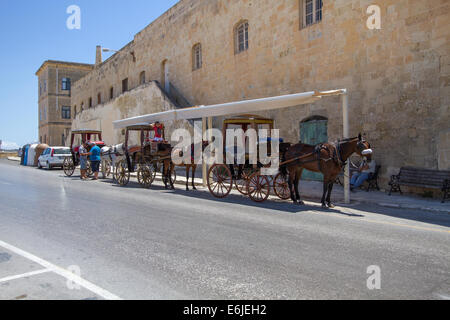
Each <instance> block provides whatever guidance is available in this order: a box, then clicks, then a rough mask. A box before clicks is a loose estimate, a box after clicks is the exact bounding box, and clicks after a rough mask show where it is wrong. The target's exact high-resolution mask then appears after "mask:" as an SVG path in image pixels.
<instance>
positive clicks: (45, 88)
mask: <svg viewBox="0 0 450 320" xmlns="http://www.w3.org/2000/svg"><path fill="white" fill-rule="evenodd" d="M44 92H47V80H44Z"/></svg>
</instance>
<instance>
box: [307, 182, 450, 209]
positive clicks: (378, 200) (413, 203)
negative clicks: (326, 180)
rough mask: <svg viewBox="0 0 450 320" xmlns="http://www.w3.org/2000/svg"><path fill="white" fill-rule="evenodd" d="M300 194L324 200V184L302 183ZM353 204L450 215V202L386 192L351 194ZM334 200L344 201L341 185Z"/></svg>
mask: <svg viewBox="0 0 450 320" xmlns="http://www.w3.org/2000/svg"><path fill="white" fill-rule="evenodd" d="M300 194H301V195H302V196H303V197H304V198H306V199H317V200H318V201H320V199H321V198H322V183H321V182H317V181H301V182H300ZM350 197H351V201H352V202H354V201H355V202H360V203H367V204H376V205H379V206H382V207H389V208H401V209H418V210H424V211H431V212H444V213H450V202H448V201H447V202H446V203H442V202H441V200H440V199H425V198H421V197H420V196H416V195H400V194H398V193H394V194H392V196H389V195H388V194H387V193H386V192H381V191H370V192H366V191H364V190H357V191H356V192H352V193H350ZM332 199H334V200H333V201H334V202H343V201H344V188H343V187H342V186H339V185H335V186H334V187H333V193H332Z"/></svg>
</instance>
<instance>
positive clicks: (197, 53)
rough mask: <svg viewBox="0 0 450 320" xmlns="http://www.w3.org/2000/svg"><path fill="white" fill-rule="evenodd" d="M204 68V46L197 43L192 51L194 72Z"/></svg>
mask: <svg viewBox="0 0 450 320" xmlns="http://www.w3.org/2000/svg"><path fill="white" fill-rule="evenodd" d="M201 67H202V45H201V44H200V43H197V44H196V45H195V46H194V47H193V49H192V70H198V69H200V68H201Z"/></svg>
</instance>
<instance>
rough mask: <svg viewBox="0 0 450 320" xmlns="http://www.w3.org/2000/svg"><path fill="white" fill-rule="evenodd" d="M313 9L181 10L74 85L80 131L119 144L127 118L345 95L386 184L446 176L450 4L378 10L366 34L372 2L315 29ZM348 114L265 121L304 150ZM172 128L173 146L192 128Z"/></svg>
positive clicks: (329, 9) (234, 1)
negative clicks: (415, 173) (431, 174)
mask: <svg viewBox="0 0 450 320" xmlns="http://www.w3.org/2000/svg"><path fill="white" fill-rule="evenodd" d="M305 1H306V0H182V1H180V2H179V3H178V4H177V5H176V6H174V7H173V8H171V9H170V10H169V11H168V12H166V13H165V14H164V15H162V16H161V17H160V18H158V19H157V20H155V21H154V22H153V23H151V24H150V25H149V26H147V27H146V28H145V29H144V30H142V31H141V32H140V33H138V34H137V35H136V36H135V37H134V39H133V41H131V42H130V43H129V44H128V45H126V46H125V47H124V48H122V49H121V50H120V52H118V53H117V54H115V55H113V56H112V57H111V58H109V59H108V60H106V61H105V62H101V61H100V60H98V61H97V65H96V67H95V68H94V70H93V71H91V72H90V73H88V74H87V75H86V76H85V77H83V78H82V79H81V80H79V81H77V82H76V83H74V85H73V90H72V99H71V105H72V110H74V112H76V117H75V119H74V121H73V124H72V128H73V129H76V128H93V129H101V130H103V132H104V139H105V140H106V143H108V144H113V143H120V142H123V138H124V137H123V132H121V130H116V131H115V130H114V129H113V126H112V121H114V120H118V119H123V118H127V117H131V116H137V115H142V114H148V113H154V112H159V111H163V110H168V109H170V108H175V107H183V106H187V105H192V106H194V105H208V104H216V103H223V102H230V101H238V100H243V99H254V98H262V97H269V96H278V95H282V94H289V93H298V92H305V91H312V90H330V89H337V88H347V89H348V92H349V105H350V125H351V130H350V132H351V135H352V136H356V135H357V134H358V133H359V132H361V133H363V134H364V135H365V137H366V139H367V140H369V141H370V142H371V143H372V145H373V148H374V150H375V160H376V161H377V163H378V164H381V165H382V172H381V174H382V182H383V184H385V183H386V181H387V179H388V177H389V176H390V175H391V174H397V173H398V170H399V168H400V167H401V166H405V165H412V166H418V167H425V168H439V169H449V168H450V126H449V123H450V121H449V120H450V116H449V114H450V111H449V105H450V103H449V101H450V94H449V93H450V44H449V43H450V42H449V39H450V31H449V30H450V28H449V21H450V2H449V1H443V0H427V1H423V0H384V1H378V2H377V4H378V5H379V6H380V8H381V14H382V28H381V30H369V29H368V28H367V26H366V22H367V18H368V15H367V12H366V10H367V7H368V6H369V5H370V4H371V3H370V1H365V0H336V1H327V0H324V1H323V8H322V20H321V21H316V23H313V24H310V25H307V26H306V22H305V19H306V16H305V6H304V5H305ZM314 2H315V1H314ZM118 27H120V26H118ZM246 28H247V29H246ZM112 32H113V31H112ZM242 34H245V36H242ZM240 37H241V38H240ZM242 37H243V38H242ZM242 39H244V47H243V49H244V50H241V49H242V41H239V40H242ZM245 40H246V41H248V42H247V43H248V48H247V47H246V44H245ZM199 52H200V54H199ZM199 56H200V57H201V58H200V59H201V61H200V59H199V58H198V57H199ZM340 108H341V104H340V101H339V98H327V99H323V100H322V101H320V102H317V103H314V104H311V105H307V106H305V107H304V108H290V109H285V110H282V111H273V112H266V113H262V114H261V115H263V116H266V117H270V118H273V119H274V120H275V124H276V127H277V128H279V129H280V130H281V136H282V137H283V138H284V139H285V141H289V142H298V141H299V140H300V138H301V131H302V127H303V125H304V124H305V123H308V120H312V121H316V122H318V123H319V122H320V123H321V128H325V129H324V130H325V135H326V137H327V138H328V140H330V141H333V140H336V139H338V138H341V137H342V112H341V109H340ZM318 120H320V121H318ZM166 125H167V126H168V127H169V130H168V134H169V135H170V131H171V130H172V129H173V128H176V127H179V126H186V127H187V126H189V124H188V123H175V124H166ZM214 125H215V126H216V127H220V126H221V119H216V121H215V124H214ZM322 130H323V129H322Z"/></svg>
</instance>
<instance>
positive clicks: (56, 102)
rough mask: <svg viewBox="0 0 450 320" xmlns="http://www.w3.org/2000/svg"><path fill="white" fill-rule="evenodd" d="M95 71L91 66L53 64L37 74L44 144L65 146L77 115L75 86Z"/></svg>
mask: <svg viewBox="0 0 450 320" xmlns="http://www.w3.org/2000/svg"><path fill="white" fill-rule="evenodd" d="M92 69H93V66H92V65H89V64H81V63H73V62H62V61H52V60H49V61H45V62H44V63H43V64H42V66H41V67H40V68H39V70H38V71H37V72H36V76H38V96H39V141H40V142H41V143H47V144H49V145H50V146H64V145H65V141H66V137H67V136H68V135H69V132H70V130H71V127H72V119H73V118H74V116H75V114H76V110H73V108H72V106H71V96H72V84H73V83H74V82H75V81H77V80H79V79H80V78H82V77H83V76H85V75H86V74H87V73H89V72H90V71H91V70H92Z"/></svg>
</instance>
